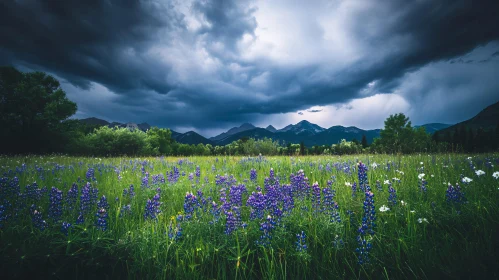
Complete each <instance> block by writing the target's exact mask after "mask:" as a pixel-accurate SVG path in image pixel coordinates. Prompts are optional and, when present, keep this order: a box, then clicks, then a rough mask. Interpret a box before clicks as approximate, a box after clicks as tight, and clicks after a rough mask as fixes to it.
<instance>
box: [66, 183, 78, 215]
mask: <svg viewBox="0 0 499 280" xmlns="http://www.w3.org/2000/svg"><path fill="white" fill-rule="evenodd" d="M77 201H78V185H77V184H76V183H73V185H72V186H71V188H70V189H69V190H68V192H67V193H66V204H65V208H66V210H68V211H72V210H73V209H75V207H76V202H77Z"/></svg>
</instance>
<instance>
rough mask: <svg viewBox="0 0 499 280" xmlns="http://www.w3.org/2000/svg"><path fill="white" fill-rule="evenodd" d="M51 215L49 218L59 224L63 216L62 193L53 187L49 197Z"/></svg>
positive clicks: (49, 214)
mask: <svg viewBox="0 0 499 280" xmlns="http://www.w3.org/2000/svg"><path fill="white" fill-rule="evenodd" d="M49 201H50V204H49V213H48V216H49V218H51V219H52V220H53V221H54V222H58V221H59V220H60V218H61V216H62V191H60V190H59V189H57V188H55V187H52V189H51V191H50V196H49Z"/></svg>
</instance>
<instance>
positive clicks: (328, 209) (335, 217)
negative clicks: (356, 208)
mask: <svg viewBox="0 0 499 280" xmlns="http://www.w3.org/2000/svg"><path fill="white" fill-rule="evenodd" d="M322 193H323V194H324V205H323V208H322V211H323V212H324V213H325V214H326V215H329V216H330V217H331V222H333V223H334V222H337V223H341V218H340V213H339V211H338V208H339V206H338V203H337V202H335V201H334V200H333V199H334V197H335V195H336V190H332V189H330V188H324V189H322Z"/></svg>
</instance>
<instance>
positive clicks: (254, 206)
mask: <svg viewBox="0 0 499 280" xmlns="http://www.w3.org/2000/svg"><path fill="white" fill-rule="evenodd" d="M246 205H248V206H250V207H251V213H250V220H254V219H263V215H264V211H265V205H266V201H265V196H264V195H263V194H262V192H261V191H259V192H256V193H255V192H252V193H251V195H250V196H249V197H248V200H247V201H246Z"/></svg>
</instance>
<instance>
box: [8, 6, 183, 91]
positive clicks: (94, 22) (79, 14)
mask: <svg viewBox="0 0 499 280" xmlns="http://www.w3.org/2000/svg"><path fill="white" fill-rule="evenodd" d="M0 26H1V27H0V34H1V38H2V39H0V40H1V47H0V48H1V49H2V52H3V55H2V57H0V62H1V63H4V64H5V63H9V64H16V63H20V62H25V63H28V64H30V65H32V66H36V68H39V69H42V70H46V71H50V72H53V73H56V74H57V75H59V76H60V77H62V78H64V79H67V80H69V81H71V83H73V84H75V85H77V86H79V87H82V88H86V89H88V88H89V87H90V83H91V82H98V83H101V84H103V85H105V86H107V87H109V88H110V89H112V90H114V91H130V90H138V89H151V90H154V91H156V92H158V93H167V92H168V91H170V90H171V89H172V88H174V86H175V85H172V84H169V83H168V82H167V81H166V79H165V71H166V72H168V71H169V69H168V68H166V69H165V66H164V65H161V64H159V63H158V62H157V61H156V60H155V58H154V57H150V56H148V55H147V53H146V51H147V50H148V47H149V46H150V45H151V44H152V43H153V42H154V41H156V40H157V39H158V36H159V35H160V31H165V32H163V33H161V35H163V36H165V35H166V36H168V34H169V33H170V32H172V31H175V30H176V29H180V30H182V29H183V28H184V27H183V18H182V16H181V15H180V14H178V13H176V12H175V10H174V9H172V5H170V4H168V3H165V4H158V3H157V2H143V1H101V0H89V1H78V0H68V1H50V0H44V1H37V0H21V1H2V2H0ZM163 39H167V38H163ZM33 68H35V67H33ZM159 69H161V70H162V71H160V72H158V71H157V70H159Z"/></svg>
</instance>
